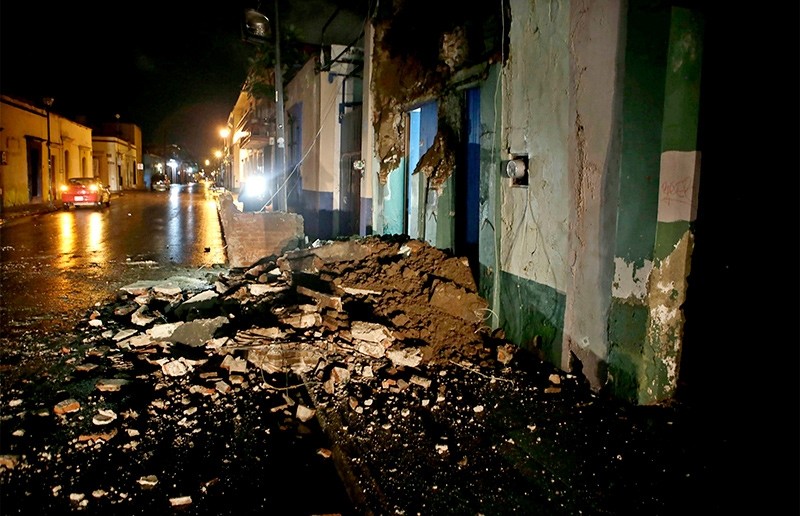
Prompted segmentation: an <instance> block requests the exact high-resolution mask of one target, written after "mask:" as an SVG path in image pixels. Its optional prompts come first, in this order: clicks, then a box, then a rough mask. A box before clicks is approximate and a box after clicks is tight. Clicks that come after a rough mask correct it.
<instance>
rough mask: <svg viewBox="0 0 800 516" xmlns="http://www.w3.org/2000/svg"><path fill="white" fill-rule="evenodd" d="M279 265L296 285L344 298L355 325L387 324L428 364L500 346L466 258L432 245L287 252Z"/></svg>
mask: <svg viewBox="0 0 800 516" xmlns="http://www.w3.org/2000/svg"><path fill="white" fill-rule="evenodd" d="M277 264H278V265H279V266H280V268H281V269H282V270H284V271H286V272H288V273H290V274H291V281H292V283H293V284H294V285H295V286H298V285H299V286H304V287H306V288H310V289H312V290H313V289H317V291H324V293H325V294H328V295H332V296H337V297H340V298H341V304H342V308H343V310H342V311H343V312H345V313H347V314H348V315H349V318H350V320H353V319H356V318H364V319H369V320H371V321H373V322H377V323H380V324H383V325H385V326H387V327H388V328H390V330H391V331H392V333H393V335H394V338H395V339H396V341H397V342H396V345H401V346H402V345H405V346H419V347H420V348H421V350H422V356H423V361H441V360H449V359H452V358H454V357H457V356H467V357H472V356H475V355H477V354H478V353H480V352H481V350H482V349H483V348H484V346H485V345H487V344H488V343H489V342H490V341H492V336H491V330H490V328H489V327H488V326H487V325H486V323H485V321H486V319H487V315H488V303H487V302H486V301H485V300H484V299H482V298H481V297H480V296H479V295H478V293H477V285H476V283H475V280H474V278H473V275H472V271H471V269H470V267H469V264H468V263H467V261H466V259H464V258H461V257H457V256H454V255H452V254H449V253H448V252H446V251H443V250H440V249H437V248H435V247H433V246H431V245H429V244H427V243H425V242H422V241H419V240H413V239H409V238H407V237H398V236H389V237H387V236H372V237H366V238H361V239H357V240H348V241H337V242H328V243H326V244H324V245H321V246H319V247H316V248H314V247H312V248H310V249H304V250H298V251H293V252H290V253H287V254H285V255H284V256H282V257H281V258H279V259H278V260H277ZM324 315H325V314H323V317H324Z"/></svg>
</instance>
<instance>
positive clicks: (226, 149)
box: [218, 127, 231, 188]
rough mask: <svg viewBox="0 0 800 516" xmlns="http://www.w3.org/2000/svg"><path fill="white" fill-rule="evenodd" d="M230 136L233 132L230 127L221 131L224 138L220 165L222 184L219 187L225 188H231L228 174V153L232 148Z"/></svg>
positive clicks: (220, 133)
mask: <svg viewBox="0 0 800 516" xmlns="http://www.w3.org/2000/svg"><path fill="white" fill-rule="evenodd" d="M230 134H231V130H230V128H228V127H223V128H222V129H220V130H219V135H220V136H221V137H222V158H221V161H220V164H219V173H220V176H221V178H220V180H221V183H220V184H219V185H218V186H225V187H226V188H230V181H229V178H228V174H227V170H228V163H227V162H228V153H229V152H230V147H228V136H230Z"/></svg>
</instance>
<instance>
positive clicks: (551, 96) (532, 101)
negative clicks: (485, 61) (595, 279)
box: [482, 1, 573, 364]
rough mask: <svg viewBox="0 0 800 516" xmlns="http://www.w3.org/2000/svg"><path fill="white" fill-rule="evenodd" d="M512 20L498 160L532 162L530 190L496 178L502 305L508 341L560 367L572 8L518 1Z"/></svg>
mask: <svg viewBox="0 0 800 516" xmlns="http://www.w3.org/2000/svg"><path fill="white" fill-rule="evenodd" d="M537 5H539V4H537ZM511 19H512V22H511V26H510V36H509V37H510V40H511V57H510V59H509V64H508V66H507V67H506V68H505V69H504V70H503V80H502V95H501V97H502V99H503V107H502V110H503V111H502V112H503V116H504V118H503V124H502V140H503V141H502V147H501V153H499V154H498V155H497V156H496V157H497V159H499V160H501V163H500V165H501V166H502V165H505V163H506V160H508V159H510V158H512V157H515V156H524V157H527V160H528V185H527V186H525V185H515V184H514V182H513V181H512V180H511V179H509V178H507V177H506V176H505V174H504V173H503V171H501V172H500V173H494V174H492V175H491V176H490V177H493V178H496V179H495V180H496V181H497V182H498V189H499V196H500V197H499V202H498V209H499V210H500V221H499V224H498V225H497V226H496V229H497V231H499V232H500V235H499V243H498V248H497V252H498V260H499V263H498V267H499V269H500V271H501V276H500V277H499V278H498V280H499V283H498V285H497V286H496V288H497V289H499V292H498V293H497V298H496V301H497V303H498V305H499V308H500V325H501V326H502V327H503V328H505V329H506V332H507V335H509V336H511V337H512V338H513V340H514V341H515V342H517V343H518V344H520V345H522V346H523V347H526V348H529V349H532V350H533V349H535V350H536V351H538V352H540V353H541V354H542V355H543V356H544V357H546V358H547V359H548V360H551V361H553V362H554V363H556V364H559V363H560V362H561V340H562V329H563V325H564V321H563V317H564V308H565V305H564V303H565V292H566V290H567V286H568V282H569V276H568V273H569V267H568V262H567V258H568V235H569V231H570V227H569V223H570V203H569V202H568V199H570V196H571V195H572V192H571V190H572V187H571V185H570V183H569V181H568V169H569V165H570V156H569V153H568V143H569V141H570V133H571V131H572V125H571V122H570V119H571V117H570V93H571V92H572V88H573V86H572V85H571V84H570V53H569V45H568V40H569V30H570V25H569V24H570V17H569V8H568V4H562V3H559V2H551V3H548V5H546V6H544V7H543V8H532V6H531V5H530V3H529V2H525V1H512V2H511ZM482 227H485V225H482ZM496 306H497V305H496Z"/></svg>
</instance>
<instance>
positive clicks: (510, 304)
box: [481, 266, 566, 365]
mask: <svg viewBox="0 0 800 516" xmlns="http://www.w3.org/2000/svg"><path fill="white" fill-rule="evenodd" d="M481 275H482V276H483V275H490V272H489V271H487V270H485V268H484V267H483V266H481ZM499 300H500V310H499V312H500V314H499V315H500V327H502V328H503V329H504V330H505V334H506V338H507V339H508V340H510V341H511V342H513V343H514V344H517V345H518V346H520V347H521V348H523V349H526V350H529V351H535V352H537V353H539V352H541V355H542V356H541V358H543V359H545V360H547V361H549V362H551V363H553V364H556V365H558V364H560V363H561V343H562V340H563V330H564V310H565V307H566V296H565V295H564V294H562V293H561V292H558V291H557V290H555V289H553V288H551V287H548V286H545V285H542V284H539V283H536V282H534V281H530V280H526V279H523V278H520V277H519V276H515V275H514V274H509V273H507V272H502V273H501V275H500V295H499Z"/></svg>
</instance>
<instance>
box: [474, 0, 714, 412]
mask: <svg viewBox="0 0 800 516" xmlns="http://www.w3.org/2000/svg"><path fill="white" fill-rule="evenodd" d="M511 9H512V20H513V21H512V24H511V27H510V39H511V57H510V59H509V64H508V66H506V67H505V68H504V70H503V76H502V79H501V80H500V84H501V88H502V93H503V94H502V95H501V98H502V113H503V120H502V123H501V126H502V135H501V139H502V143H501V147H500V149H501V151H502V153H503V154H504V155H503V156H502V159H503V160H505V159H510V158H512V157H517V156H524V157H526V158H527V159H528V167H529V168H528V171H529V177H528V185H527V187H524V186H523V187H520V186H512V182H511V181H510V180H508V179H507V178H505V177H504V176H503V174H502V173H501V174H498V173H497V172H495V170H496V169H495V168H494V165H493V164H490V163H488V162H489V161H493V160H492V159H491V158H490V159H488V160H487V159H485V156H484V166H483V172H482V174H483V176H484V182H485V183H486V185H485V187H483V189H482V191H485V192H486V193H485V195H484V194H482V211H483V212H485V211H486V209H488V208H490V207H491V206H492V204H493V203H494V204H496V209H497V210H498V211H499V221H497V223H496V224H495V223H493V224H492V227H491V228H490V227H489V224H485V223H482V224H481V242H482V245H481V264H482V271H481V278H482V279H481V282H482V284H481V292H482V295H485V296H486V297H487V298H488V299H491V300H492V308H493V310H494V311H496V312H497V321H498V325H499V326H500V327H502V328H503V329H504V330H505V332H506V335H507V336H508V337H509V338H510V339H511V340H512V341H514V342H516V343H517V344H518V345H520V346H523V347H527V348H533V349H534V350H536V351H538V352H539V353H540V355H541V356H543V358H545V359H547V360H549V361H551V362H553V363H555V364H557V365H560V366H561V367H562V368H563V369H565V370H580V372H581V373H582V374H583V375H584V376H585V377H586V378H587V380H588V381H589V382H590V383H591V385H592V387H593V388H594V389H595V390H601V389H606V388H608V389H610V390H611V391H613V392H614V394H615V395H616V396H618V397H621V398H627V399H631V400H633V401H636V402H639V403H642V404H651V403H657V402H659V401H661V400H664V399H668V398H669V397H670V396H671V395H672V394H674V388H675V385H676V382H677V365H678V363H679V357H680V347H681V342H680V339H681V337H680V335H681V333H682V326H683V318H682V313H681V310H680V306H681V304H682V303H683V300H684V299H685V285H686V278H687V276H688V273H689V263H690V255H691V241H692V237H691V231H690V227H689V224H688V222H687V221H690V220H692V219H693V215H692V213H690V212H691V211H692V206H693V205H694V204H695V203H696V193H697V174H696V169H697V163H698V162H699V159H698V157H697V155H696V153H694V152H693V151H694V150H695V149H696V126H697V106H698V104H697V98H696V97H695V96H694V94H695V93H696V88H694V80H695V79H694V78H692V77H695V76H696V75H698V74H699V69H696V70H695V69H691V70H689V71H688V73H687V71H686V70H685V68H686V67H687V66H689V65H688V63H692V64H691V66H699V65H698V64H697V63H698V61H697V59H695V58H696V57H697V56H696V55H693V54H692V49H695V50H696V48H695V47H693V45H692V44H691V43H690V42H691V41H693V37H694V36H696V35H697V34H696V30H695V28H694V27H693V26H692V24H691V23H690V22H685V21H681V17H680V16H677V18H676V17H675V15H673V18H672V19H671V18H670V12H671V11H670V9H669V7H668V6H667V7H662V8H660V11H659V10H653V9H647V8H645V7H641V6H640V5H639V4H636V3H634V5H633V6H630V10H631V11H632V12H633V14H632V15H631V16H632V18H631V19H629V18H628V16H629V14H628V10H629V5H628V4H627V3H623V2H617V3H613V4H608V3H604V4H602V5H598V4H593V3H591V2H563V3H560V2H550V3H547V4H546V5H541V4H537V5H536V6H534V7H531V6H530V5H529V4H528V3H527V2H522V1H520V2H511ZM656 11H659V12H656ZM676 12H682V11H681V10H680V9H678V10H676ZM687 16H688V17H689V18H691V14H689V15H687ZM687 25H688V28H686V26H687ZM670 27H672V29H673V32H674V33H673V34H672V35H670V34H669V30H670ZM681 27H683V28H681ZM531 41H533V42H535V44H531ZM668 42H669V43H670V49H672V50H671V52H673V53H674V54H675V53H680V52H683V54H682V55H675V56H673V57H672V58H671V61H670V63H667V44H668ZM632 47H635V50H634V51H633V55H632V56H629V55H627V54H626V51H627V52H630V51H631V48H632ZM682 68H683V69H682ZM626 74H627V75H626ZM695 78H696V77H695ZM643 88H644V91H642V90H643ZM484 89H486V90H487V92H488V91H489V90H490V86H489V85H485V86H484ZM665 91H666V93H665ZM487 100H488V99H487ZM487 103H489V104H490V105H492V103H491V102H487ZM667 105H668V107H666V106H667ZM486 116H487V119H486V121H489V120H494V119H495V118H496V115H495V114H492V113H486ZM670 134H673V136H670ZM675 134H677V135H678V136H675ZM670 140H680V143H674V142H670ZM687 141H688V142H690V143H686V142H687ZM623 142H624V144H623ZM488 145H491V143H488ZM687 145H688V151H689V152H685V150H687ZM662 147H663V148H662ZM676 147H677V148H679V150H680V152H675V151H673V149H674V148H676ZM482 152H483V153H484V155H485V154H486V153H487V152H494V149H486V148H484V149H483V151H482ZM503 164H505V161H501V162H500V165H501V166H502V165H503ZM659 178H660V179H659ZM493 189H494V192H495V193H494V195H492V190H493ZM681 196H682V197H681ZM679 197H680V198H679ZM678 206H680V207H682V209H683V210H684V211H685V212H686V213H681V214H679V215H677V216H676V215H675V214H674V212H675V211H676V210H677V209H678V208H677V207H678ZM482 217H483V216H482ZM483 220H484V221H488V220H490V219H489V217H483ZM493 222H494V221H493ZM495 230H497V231H499V235H496V239H495V240H494V242H492V238H490V236H489V235H493V234H494V231H495ZM492 244H494V245H492ZM498 270H499V275H498V274H495V273H494V271H498ZM621 278H625V279H622V280H621ZM621 285H625V286H627V287H630V290H628V291H625V289H624V288H623V287H622V286H621Z"/></svg>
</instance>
